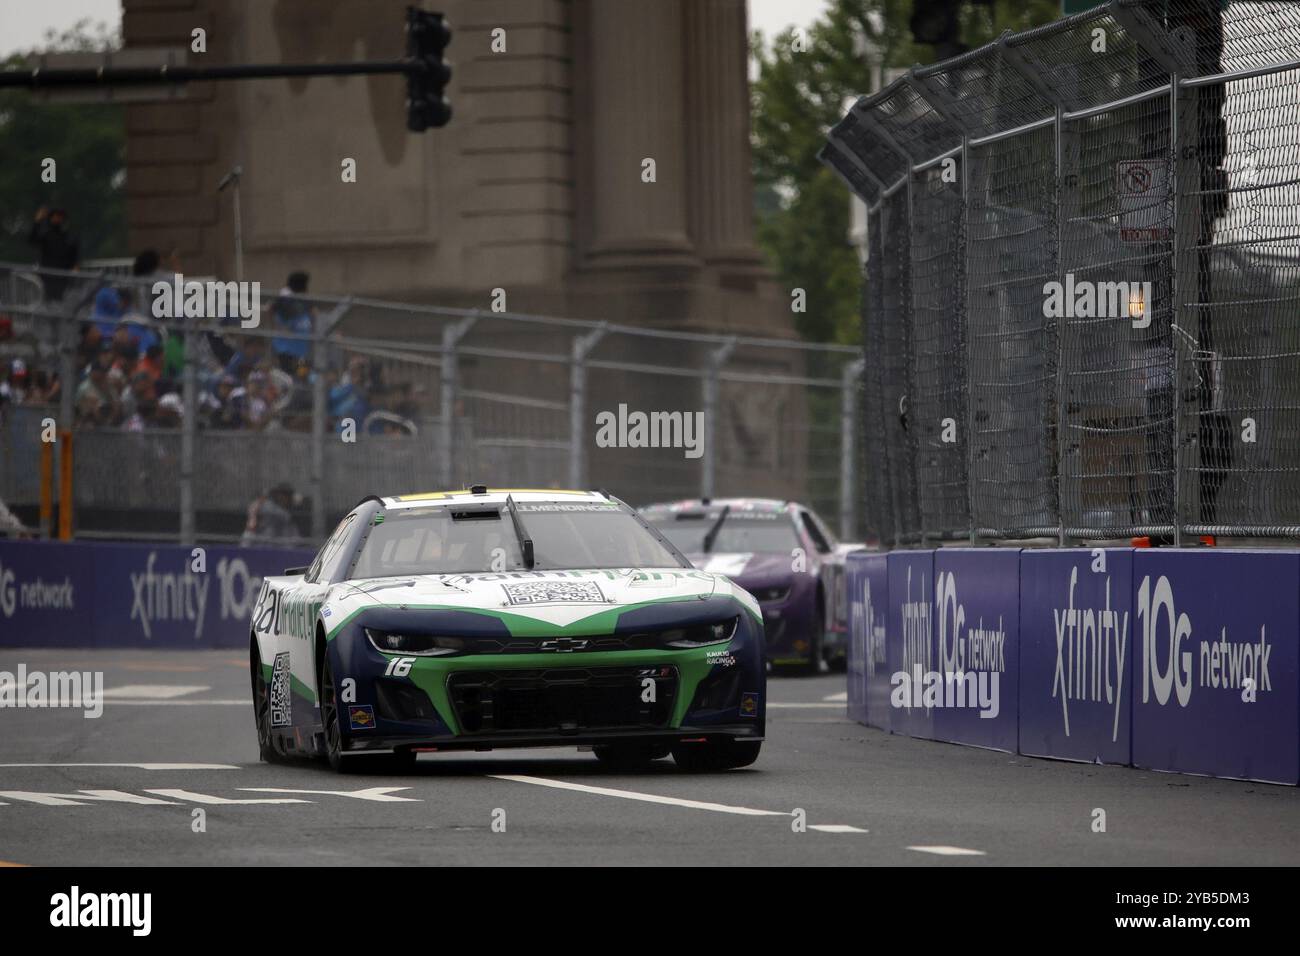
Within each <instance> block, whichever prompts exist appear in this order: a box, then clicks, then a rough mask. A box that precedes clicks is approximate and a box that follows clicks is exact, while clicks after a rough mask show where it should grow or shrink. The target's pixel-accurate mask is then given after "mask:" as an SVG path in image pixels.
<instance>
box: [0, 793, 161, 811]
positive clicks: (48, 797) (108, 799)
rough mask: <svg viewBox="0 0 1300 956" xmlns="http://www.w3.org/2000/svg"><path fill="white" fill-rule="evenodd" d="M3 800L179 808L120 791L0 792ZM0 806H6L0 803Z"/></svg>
mask: <svg viewBox="0 0 1300 956" xmlns="http://www.w3.org/2000/svg"><path fill="white" fill-rule="evenodd" d="M0 798H3V799H4V800H21V801H23V802H24V803H35V804H38V805H40V806H42V807H84V806H86V804H88V803H92V802H93V803H134V804H137V805H141V806H149V807H179V806H180V804H179V803H175V802H174V801H171V800H159V799H158V798H157V797H141V796H138V795H137V794H134V793H126V792H124V791H122V790H78V791H77V792H76V793H47V792H45V791H42V790H0ZM0 806H8V804H7V803H3V802H0Z"/></svg>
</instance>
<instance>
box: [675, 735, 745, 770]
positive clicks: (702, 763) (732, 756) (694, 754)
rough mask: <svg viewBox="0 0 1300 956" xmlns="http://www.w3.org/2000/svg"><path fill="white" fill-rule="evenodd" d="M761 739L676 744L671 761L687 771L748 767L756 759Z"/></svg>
mask: <svg viewBox="0 0 1300 956" xmlns="http://www.w3.org/2000/svg"><path fill="white" fill-rule="evenodd" d="M762 746H763V742H762V741H761V740H711V741H709V742H708V743H704V744H678V745H677V746H676V747H674V748H673V762H674V763H676V764H677V766H679V767H681V768H682V769H683V770H685V771H686V772H687V773H710V772H713V771H717V770H734V769H735V768H737V767H748V766H749V765H750V764H751V763H753V762H754V761H755V760H757V759H758V752H759V750H760V749H761V748H762Z"/></svg>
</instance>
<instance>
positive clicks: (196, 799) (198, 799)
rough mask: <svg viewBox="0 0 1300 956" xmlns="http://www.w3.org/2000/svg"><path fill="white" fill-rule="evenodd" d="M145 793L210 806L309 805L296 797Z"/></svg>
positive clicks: (190, 791)
mask: <svg viewBox="0 0 1300 956" xmlns="http://www.w3.org/2000/svg"><path fill="white" fill-rule="evenodd" d="M145 793H152V794H156V795H157V796H160V797H172V798H173V799H176V800H188V801H190V802H191V803H206V804H208V805H210V806H214V807H216V806H219V807H224V806H230V805H233V804H240V805H242V804H248V803H311V801H310V800H299V799H298V798H296V797H257V798H254V799H250V800H231V799H229V798H227V797H213V796H209V795H208V794H206V793H195V792H194V791H192V790H173V789H170V788H169V789H164V790H146V791H145Z"/></svg>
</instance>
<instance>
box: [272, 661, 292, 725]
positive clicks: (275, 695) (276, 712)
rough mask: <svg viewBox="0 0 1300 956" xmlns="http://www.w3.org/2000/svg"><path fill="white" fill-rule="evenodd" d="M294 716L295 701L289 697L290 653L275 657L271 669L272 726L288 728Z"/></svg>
mask: <svg viewBox="0 0 1300 956" xmlns="http://www.w3.org/2000/svg"><path fill="white" fill-rule="evenodd" d="M292 715H293V701H292V699H291V698H290V696H289V652H288V651H285V652H284V653H282V654H276V655H275V666H274V667H273V668H272V669H271V726H272V727H288V726H289V724H291V723H292V722H293V721H292Z"/></svg>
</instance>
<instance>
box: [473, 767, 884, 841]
mask: <svg viewBox="0 0 1300 956" xmlns="http://www.w3.org/2000/svg"><path fill="white" fill-rule="evenodd" d="M490 776H492V777H495V778H496V779H497V780H512V781H514V782H515V783H531V784H534V785H536V786H539V787H554V788H555V789H556V790H575V791H577V792H578V793H594V794H596V795H597V796H600V797H621V798H622V799H624V800H640V801H642V802H643V803H662V804H665V805H667V806H670V807H685V808H686V809H688V810H709V811H711V812H713V813H734V814H736V815H738V816H742V817H789V816H793V815H794V814H793V813H791V812H787V811H785V810H756V809H754V808H753V807H735V806H731V805H729V804H725V803H706V802H705V801H702V800H684V799H682V798H680V797H664V796H660V795H659V794H657V793H639V792H637V791H636V790H615V789H613V788H612V787H589V786H587V785H586V784H585V783H569V782H568V781H567V780H551V779H549V778H547V777H525V776H519V775H517V774H501V773H495V774H491V775H490ZM808 829H810V830H820V831H822V832H823V833H866V832H867V831H866V830H859V829H858V828H857V827H850V826H846V825H844V824H840V823H821V824H809V825H808Z"/></svg>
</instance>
